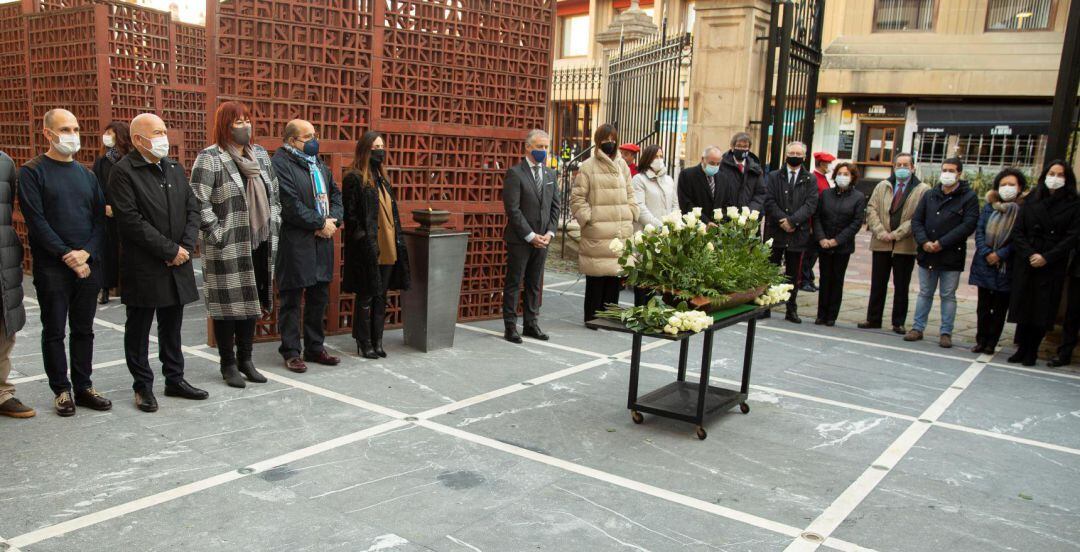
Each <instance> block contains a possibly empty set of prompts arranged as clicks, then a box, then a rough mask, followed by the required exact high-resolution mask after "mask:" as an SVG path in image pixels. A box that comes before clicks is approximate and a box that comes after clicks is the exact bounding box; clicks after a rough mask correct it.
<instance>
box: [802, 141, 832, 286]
mask: <svg viewBox="0 0 1080 552" xmlns="http://www.w3.org/2000/svg"><path fill="white" fill-rule="evenodd" d="M833 161H836V156H835V155H833V154H831V153H829V152H827V151H819V152H817V153H815V154H814V176H815V177H816V178H817V189H818V197H821V194H822V193H823V192H825V190H828V189H829V188H831V187H832V185H831V184H829V177H828V173H829V165H830V164H831V163H832V162H833ZM810 224H811V226H813V221H811V222H810ZM817 258H818V250H817V244H816V243H814V242H813V240H811V243H810V246H809V247H807V249H806V253H804V254H803V264H802V269H803V274H802V285H801V286H800V288H799V289H801V290H802V291H805V292H808V293H813V292H815V291H817V290H818V288H817V286H815V285H814V265H815V264H817Z"/></svg>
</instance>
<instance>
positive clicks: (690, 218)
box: [682, 213, 697, 226]
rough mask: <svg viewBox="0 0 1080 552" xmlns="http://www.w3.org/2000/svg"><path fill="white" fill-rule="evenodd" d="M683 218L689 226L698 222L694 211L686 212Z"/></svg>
mask: <svg viewBox="0 0 1080 552" xmlns="http://www.w3.org/2000/svg"><path fill="white" fill-rule="evenodd" d="M682 220H683V222H685V223H686V224H687V226H689V225H692V224H694V223H695V222H697V217H695V216H694V213H686V214H685V215H683V216H682Z"/></svg>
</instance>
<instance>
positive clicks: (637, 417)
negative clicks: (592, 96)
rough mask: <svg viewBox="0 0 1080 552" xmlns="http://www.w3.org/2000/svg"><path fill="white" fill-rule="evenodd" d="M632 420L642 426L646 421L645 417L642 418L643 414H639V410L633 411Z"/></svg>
mask: <svg viewBox="0 0 1080 552" xmlns="http://www.w3.org/2000/svg"><path fill="white" fill-rule="evenodd" d="M630 419H631V420H634V423H635V424H640V423H642V422H644V421H645V416H642V415H641V412H638V411H637V410H631V411H630Z"/></svg>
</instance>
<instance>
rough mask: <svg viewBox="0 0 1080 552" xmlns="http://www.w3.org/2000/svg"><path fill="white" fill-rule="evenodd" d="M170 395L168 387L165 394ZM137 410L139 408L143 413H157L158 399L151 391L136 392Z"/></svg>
mask: <svg viewBox="0 0 1080 552" xmlns="http://www.w3.org/2000/svg"><path fill="white" fill-rule="evenodd" d="M168 393H169V391H168V387H166V391H165V394H168ZM135 408H138V409H139V410H142V411H143V412H157V409H158V404H157V398H156V397H154V393H153V392H151V391H136V392H135Z"/></svg>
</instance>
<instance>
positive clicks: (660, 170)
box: [649, 157, 667, 174]
mask: <svg viewBox="0 0 1080 552" xmlns="http://www.w3.org/2000/svg"><path fill="white" fill-rule="evenodd" d="M649 168H650V169H652V172H654V173H656V174H664V173H665V172H667V166H666V165H664V160H663V159H660V158H659V157H657V158H656V159H653V160H652V163H649Z"/></svg>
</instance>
